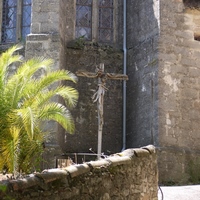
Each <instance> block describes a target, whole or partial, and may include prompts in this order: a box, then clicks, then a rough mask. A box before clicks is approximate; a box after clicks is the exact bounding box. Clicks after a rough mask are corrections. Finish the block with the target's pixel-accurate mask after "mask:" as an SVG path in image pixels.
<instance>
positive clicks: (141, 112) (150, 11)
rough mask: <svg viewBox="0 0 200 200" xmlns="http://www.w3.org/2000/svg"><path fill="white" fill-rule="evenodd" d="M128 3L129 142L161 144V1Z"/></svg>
mask: <svg viewBox="0 0 200 200" xmlns="http://www.w3.org/2000/svg"><path fill="white" fill-rule="evenodd" d="M127 5H128V6H127V52H128V57H127V59H128V60H127V72H128V76H129V81H128V82H127V145H128V147H140V146H143V145H147V144H155V145H158V139H157V138H158V38H159V1H157V0H150V1H141V0H136V1H131V0H129V1H127Z"/></svg>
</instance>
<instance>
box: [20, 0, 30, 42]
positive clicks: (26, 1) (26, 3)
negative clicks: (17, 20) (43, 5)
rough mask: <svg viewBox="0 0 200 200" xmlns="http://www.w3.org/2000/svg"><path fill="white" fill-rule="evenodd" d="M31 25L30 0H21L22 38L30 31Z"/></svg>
mask: <svg viewBox="0 0 200 200" xmlns="http://www.w3.org/2000/svg"><path fill="white" fill-rule="evenodd" d="M30 26H31V0H23V7H22V38H23V39H24V38H25V37H26V35H28V34H29V33H30Z"/></svg>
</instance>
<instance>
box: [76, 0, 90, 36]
mask: <svg viewBox="0 0 200 200" xmlns="http://www.w3.org/2000/svg"><path fill="white" fill-rule="evenodd" d="M79 37H84V38H85V39H87V40H91V38H92V0H77V1H76V38H79Z"/></svg>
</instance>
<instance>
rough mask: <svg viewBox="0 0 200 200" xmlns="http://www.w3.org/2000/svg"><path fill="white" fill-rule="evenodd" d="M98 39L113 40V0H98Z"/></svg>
mask: <svg viewBox="0 0 200 200" xmlns="http://www.w3.org/2000/svg"><path fill="white" fill-rule="evenodd" d="M98 29H99V30H98V33H99V40H100V41H102V42H112V40H113V0H99V28H98Z"/></svg>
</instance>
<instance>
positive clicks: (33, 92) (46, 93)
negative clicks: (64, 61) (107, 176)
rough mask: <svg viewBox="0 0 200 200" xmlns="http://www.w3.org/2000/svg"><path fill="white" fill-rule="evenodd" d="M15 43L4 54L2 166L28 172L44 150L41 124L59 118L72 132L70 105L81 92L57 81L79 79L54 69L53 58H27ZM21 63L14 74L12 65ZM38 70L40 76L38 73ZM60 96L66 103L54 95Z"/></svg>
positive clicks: (0, 76)
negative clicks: (18, 51) (18, 52)
mask: <svg viewBox="0 0 200 200" xmlns="http://www.w3.org/2000/svg"><path fill="white" fill-rule="evenodd" d="M19 48H20V47H19V46H14V47H12V48H10V49H8V50H7V51H6V52H4V53H2V54H1V57H0V169H2V168H3V167H6V168H7V169H8V171H9V172H19V171H24V172H28V170H29V169H30V167H31V166H32V165H33V162H34V159H33V158H34V157H37V156H38V154H39V153H40V152H41V151H42V150H43V147H42V142H43V141H44V137H45V135H46V132H45V131H44V130H43V129H42V128H41V127H42V126H41V125H42V124H43V123H44V122H45V121H48V120H54V121H56V122H58V123H59V124H60V125H61V126H63V128H64V129H66V130H67V131H68V132H69V133H72V132H73V130H74V123H73V119H72V116H71V114H70V111H69V110H68V108H71V107H74V106H75V105H76V102H77V99H78V92H77V91H76V90H75V89H74V88H73V87H70V86H66V85H62V84H58V86H57V87H55V83H61V82H62V81H72V82H76V76H75V75H74V74H72V73H70V72H69V71H66V70H57V71H53V70H52V66H53V61H52V60H50V59H44V58H34V59H30V60H28V61H24V60H23V59H22V58H21V56H19V55H17V54H16V51H17V50H18V49H19ZM16 62H18V63H20V64H19V66H18V68H17V70H16V72H15V73H14V74H10V73H9V71H10V66H11V65H13V64H14V63H16ZM38 74H40V76H39V77H38ZM56 96H60V97H62V98H63V99H64V100H65V105H66V106H65V105H63V104H60V103H58V102H56V101H53V99H55V98H54V97H56Z"/></svg>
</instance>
